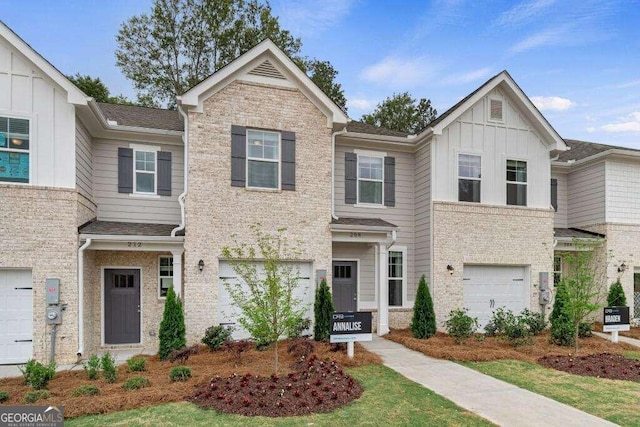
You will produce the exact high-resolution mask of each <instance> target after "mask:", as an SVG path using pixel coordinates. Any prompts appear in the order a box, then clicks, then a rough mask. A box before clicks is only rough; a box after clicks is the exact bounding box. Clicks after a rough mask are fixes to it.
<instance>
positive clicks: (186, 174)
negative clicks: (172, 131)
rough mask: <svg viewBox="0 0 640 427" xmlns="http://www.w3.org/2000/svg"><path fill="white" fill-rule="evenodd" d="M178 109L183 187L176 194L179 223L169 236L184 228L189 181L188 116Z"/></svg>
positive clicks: (179, 106)
mask: <svg viewBox="0 0 640 427" xmlns="http://www.w3.org/2000/svg"><path fill="white" fill-rule="evenodd" d="M178 111H179V112H180V115H181V116H182V117H184V133H183V134H182V142H183V143H184V172H183V173H184V189H183V190H182V193H181V194H180V195H179V196H178V203H180V225H178V226H177V227H176V228H174V229H173V230H171V237H176V233H178V231H182V230H184V227H185V225H186V221H185V217H184V200H185V198H186V197H187V193H188V189H187V188H188V187H187V184H188V182H189V178H188V177H189V170H188V157H189V116H188V115H187V114H186V113H185V112H184V110H183V109H182V106H181V105H178Z"/></svg>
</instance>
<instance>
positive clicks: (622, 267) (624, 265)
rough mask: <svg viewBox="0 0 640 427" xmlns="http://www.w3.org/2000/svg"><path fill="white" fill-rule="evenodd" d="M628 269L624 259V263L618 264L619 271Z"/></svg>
mask: <svg viewBox="0 0 640 427" xmlns="http://www.w3.org/2000/svg"><path fill="white" fill-rule="evenodd" d="M626 270H627V265H626V264H625V263H624V261H622V264H620V265H619V266H618V273H624V272H625V271H626Z"/></svg>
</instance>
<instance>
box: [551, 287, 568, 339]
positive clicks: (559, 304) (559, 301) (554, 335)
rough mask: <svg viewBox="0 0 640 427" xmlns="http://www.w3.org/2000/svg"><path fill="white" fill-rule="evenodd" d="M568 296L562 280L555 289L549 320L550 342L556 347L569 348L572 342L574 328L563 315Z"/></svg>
mask: <svg viewBox="0 0 640 427" xmlns="http://www.w3.org/2000/svg"><path fill="white" fill-rule="evenodd" d="M568 299H569V296H568V295H567V288H566V286H565V284H564V279H563V280H560V283H558V286H557V287H556V297H555V299H554V301H553V310H552V311H551V316H550V317H549V320H550V321H551V342H553V343H554V344H556V345H562V346H570V345H573V342H574V335H573V334H574V327H573V325H572V324H571V320H569V316H567V314H566V313H565V305H566V304H567V301H568Z"/></svg>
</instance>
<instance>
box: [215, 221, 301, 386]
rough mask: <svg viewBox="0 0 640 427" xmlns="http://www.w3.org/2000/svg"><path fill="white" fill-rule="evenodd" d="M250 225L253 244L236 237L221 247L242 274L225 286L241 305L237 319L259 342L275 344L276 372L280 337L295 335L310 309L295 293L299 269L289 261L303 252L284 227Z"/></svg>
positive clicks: (236, 270)
mask: <svg viewBox="0 0 640 427" xmlns="http://www.w3.org/2000/svg"><path fill="white" fill-rule="evenodd" d="M250 228H251V232H252V234H253V236H254V239H255V243H254V244H246V243H239V242H238V241H237V240H234V244H233V245H232V246H225V247H224V248H223V249H222V255H223V256H224V257H225V258H227V259H228V260H229V261H230V263H231V267H232V268H233V270H234V271H235V273H236V274H237V276H238V277H239V278H240V281H236V282H227V281H224V286H225V288H226V289H227V291H228V292H229V295H230V297H231V301H232V302H233V304H234V305H235V306H237V307H238V308H239V309H240V316H239V317H238V323H239V324H240V325H241V326H242V327H243V328H244V329H246V330H247V332H249V334H251V336H252V337H253V338H254V339H256V340H257V341H258V343H259V344H272V343H273V344H275V345H274V366H275V372H276V373H277V372H278V340H280V339H281V338H283V337H286V336H293V335H295V333H296V331H297V330H298V328H299V325H300V322H301V320H302V319H303V317H304V314H305V312H306V309H307V307H305V306H303V304H302V300H301V299H300V298H297V297H296V296H295V290H296V289H297V288H298V286H299V284H298V277H299V275H300V272H299V271H298V269H297V268H295V267H292V264H291V263H290V262H286V261H292V260H296V259H299V258H300V254H301V252H300V250H299V249H298V247H297V246H295V245H291V244H290V243H289V241H288V240H287V238H286V237H285V234H284V233H285V231H286V229H284V228H280V229H278V230H277V231H276V232H275V233H269V232H265V231H263V230H262V227H261V226H260V224H254V225H252V226H251V227H250ZM251 260H259V261H260V263H259V264H258V263H257V262H255V261H251Z"/></svg>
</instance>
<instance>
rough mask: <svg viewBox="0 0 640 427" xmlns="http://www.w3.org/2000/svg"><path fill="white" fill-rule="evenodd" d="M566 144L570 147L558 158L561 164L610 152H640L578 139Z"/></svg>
mask: <svg viewBox="0 0 640 427" xmlns="http://www.w3.org/2000/svg"><path fill="white" fill-rule="evenodd" d="M564 142H565V144H567V146H568V147H569V150H567V151H563V152H562V153H560V155H559V156H558V161H559V162H568V161H571V160H576V161H577V160H582V159H586V158H587V157H591V156H595V155H596V154H600V153H603V152H605V151H608V150H614V149H619V150H629V151H640V150H638V149H635V148H628V147H618V146H615V145H606V144H598V143H596V142H587V141H578V140H577V139H565V140H564Z"/></svg>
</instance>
